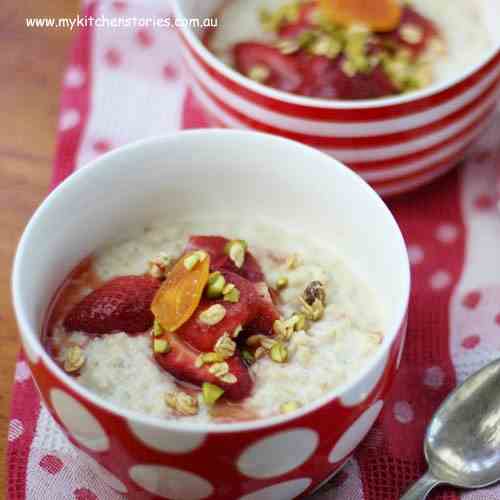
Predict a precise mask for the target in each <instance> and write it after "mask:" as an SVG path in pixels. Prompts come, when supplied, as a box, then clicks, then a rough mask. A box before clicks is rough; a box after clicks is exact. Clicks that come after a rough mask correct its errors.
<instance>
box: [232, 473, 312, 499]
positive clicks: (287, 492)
mask: <svg viewBox="0 0 500 500" xmlns="http://www.w3.org/2000/svg"><path fill="white" fill-rule="evenodd" d="M311 482H312V481H311V480H310V479H309V478H302V479H292V480H291V481H285V482H283V483H277V484H273V485H272V486H268V487H267V488H263V489H261V490H257V491H253V492H252V493H248V494H247V495H243V496H242V497H240V498H239V500H285V499H289V498H296V497H298V496H299V495H300V494H302V493H304V491H306V490H307V488H309V486H310V485H311Z"/></svg>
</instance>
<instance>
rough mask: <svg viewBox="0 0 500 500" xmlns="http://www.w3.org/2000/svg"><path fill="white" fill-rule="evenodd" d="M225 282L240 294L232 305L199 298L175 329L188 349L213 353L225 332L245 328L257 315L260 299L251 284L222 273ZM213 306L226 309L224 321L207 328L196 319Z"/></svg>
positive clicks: (231, 274) (232, 274)
mask: <svg viewBox="0 0 500 500" xmlns="http://www.w3.org/2000/svg"><path fill="white" fill-rule="evenodd" d="M222 275H223V276H224V278H225V280H226V283H233V284H234V285H235V286H236V288H238V290H239V291H240V300H239V301H238V302H236V303H232V302H227V301H225V300H222V299H220V300H209V299H207V298H205V297H204V298H202V300H201V302H200V305H199V306H198V308H197V309H196V311H195V312H194V314H193V315H192V316H191V318H190V319H189V320H188V321H186V323H184V324H183V325H182V326H181V327H180V328H179V329H178V330H177V332H176V333H177V334H178V335H179V336H180V337H181V338H182V340H184V341H185V342H187V343H188V344H190V345H191V346H192V347H194V348H196V349H198V350H200V351H203V352H211V351H213V350H214V346H215V343H216V342H217V340H219V338H220V337H222V335H224V333H225V332H227V333H228V334H229V335H231V334H232V333H233V332H234V331H235V329H236V328H237V327H238V326H245V325H246V324H247V323H248V322H249V321H250V320H252V319H253V318H254V317H255V315H256V314H257V310H258V308H260V299H259V297H258V295H257V293H256V291H255V288H254V286H253V284H252V283H250V282H249V281H247V280H246V279H244V278H242V277H241V276H238V275H237V274H234V273H231V272H229V271H224V270H223V271H222ZM214 304H221V305H222V306H223V307H224V309H225V310H226V315H225V316H224V318H223V319H222V320H221V321H219V323H217V324H215V325H207V324H204V323H202V322H201V321H200V320H199V315H200V314H201V313H202V312H203V311H205V310H206V309H208V308H209V307H210V306H213V305H214Z"/></svg>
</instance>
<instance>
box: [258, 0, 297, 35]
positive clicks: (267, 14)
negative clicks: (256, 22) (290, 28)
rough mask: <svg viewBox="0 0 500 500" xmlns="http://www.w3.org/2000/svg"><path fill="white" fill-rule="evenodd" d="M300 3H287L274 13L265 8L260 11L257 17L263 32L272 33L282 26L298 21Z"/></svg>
mask: <svg viewBox="0 0 500 500" xmlns="http://www.w3.org/2000/svg"><path fill="white" fill-rule="evenodd" d="M301 3H302V2H300V1H294V2H289V3H286V4H284V5H282V6H281V7H279V8H278V9H276V10H275V11H274V12H271V11H269V10H268V9H265V8H264V9H261V10H260V13H259V14H260V15H259V17H260V22H261V25H262V27H263V28H264V30H265V31H269V32H272V33H274V32H276V31H278V30H279V29H280V28H281V27H282V26H284V25H286V24H289V23H294V22H296V21H297V20H298V19H299V12H300V11H299V9H300V6H301Z"/></svg>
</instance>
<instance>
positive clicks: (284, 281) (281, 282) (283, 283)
mask: <svg viewBox="0 0 500 500" xmlns="http://www.w3.org/2000/svg"><path fill="white" fill-rule="evenodd" d="M287 286H288V278H287V277H286V276H281V278H278V279H277V280H276V288H277V289H278V290H283V288H286V287H287Z"/></svg>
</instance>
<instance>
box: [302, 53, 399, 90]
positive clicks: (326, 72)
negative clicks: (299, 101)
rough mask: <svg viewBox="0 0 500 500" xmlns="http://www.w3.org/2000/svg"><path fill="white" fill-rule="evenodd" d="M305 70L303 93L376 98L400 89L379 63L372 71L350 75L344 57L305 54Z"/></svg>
mask: <svg viewBox="0 0 500 500" xmlns="http://www.w3.org/2000/svg"><path fill="white" fill-rule="evenodd" d="M301 60H302V65H303V68H304V73H305V75H306V76H305V80H304V84H303V85H302V86H301V88H300V89H299V93H300V94H302V95H305V96H309V97H318V98H322V99H374V98H377V97H383V96H387V95H392V94H395V93H397V89H396V87H395V86H394V85H393V83H392V82H391V80H390V79H389V77H388V76H387V75H386V74H385V72H384V71H383V69H382V68H381V67H379V66H377V67H375V68H374V69H373V70H372V71H371V72H369V73H357V74H356V75H354V76H349V75H347V74H346V73H345V72H344V71H343V69H342V63H343V60H344V59H343V58H342V57H337V59H335V60H333V61H332V60H331V59H328V58H327V57H324V56H306V55H304V54H303V55H302V57H301Z"/></svg>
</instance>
